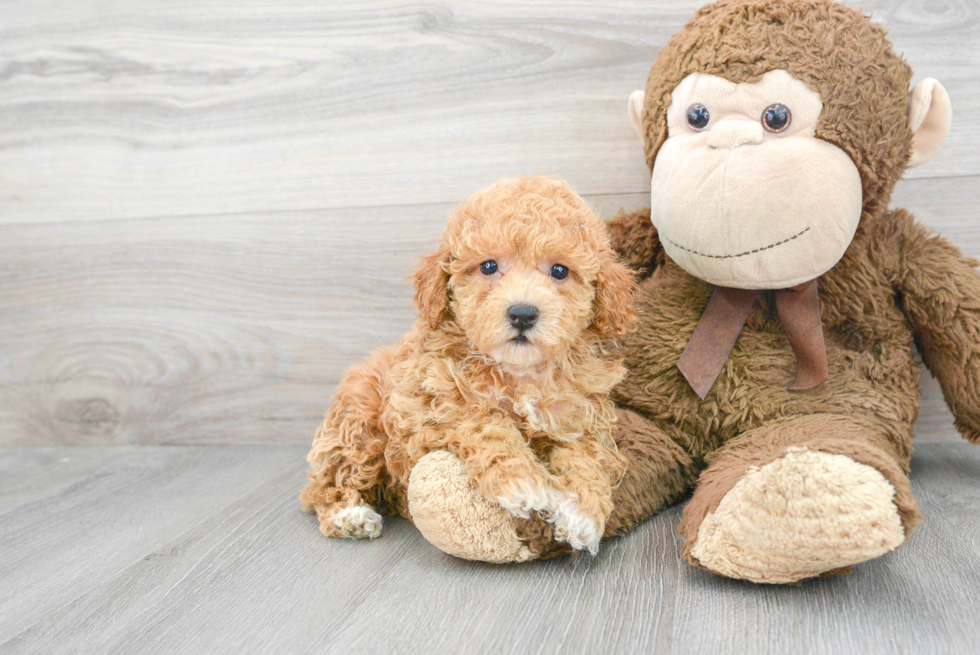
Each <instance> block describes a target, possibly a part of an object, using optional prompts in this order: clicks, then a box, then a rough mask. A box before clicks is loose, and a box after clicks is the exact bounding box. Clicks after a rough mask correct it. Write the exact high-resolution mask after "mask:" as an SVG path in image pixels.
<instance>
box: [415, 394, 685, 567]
mask: <svg viewBox="0 0 980 655" xmlns="http://www.w3.org/2000/svg"><path fill="white" fill-rule="evenodd" d="M616 411H617V413H618V415H619V422H618V423H617V424H616V435H615V436H616V442H617V444H618V446H619V452H620V453H621V454H622V455H623V456H625V457H626V459H627V461H628V463H627V468H626V474H625V476H624V477H623V479H622V481H621V482H620V483H619V484H618V485H617V486H616V487H615V488H614V490H613V504H614V505H613V511H612V514H611V515H610V516H609V518H608V520H607V522H606V529H605V532H604V536H605V537H610V536H615V535H621V534H623V533H625V532H626V531H627V530H629V529H630V528H631V527H633V526H634V525H636V524H637V523H639V522H640V521H642V520H643V519H645V518H646V517H647V516H650V515H651V514H654V513H655V512H658V511H660V510H662V509H663V508H664V507H666V506H667V505H669V504H670V503H672V502H674V501H675V500H676V499H677V498H678V497H679V496H680V495H681V494H683V493H684V491H686V490H687V489H688V488H689V487H690V485H691V484H692V483H693V481H694V478H695V477H696V476H697V468H696V466H695V464H694V462H693V461H692V459H691V457H690V455H688V454H687V452H686V451H685V450H684V449H683V448H681V446H679V445H678V444H677V443H676V442H675V441H674V440H673V439H671V437H670V436H669V435H668V434H667V432H666V431H664V430H663V429H661V428H660V427H658V426H657V425H656V424H654V423H651V422H650V421H648V420H646V419H645V418H643V417H642V416H640V415H639V414H637V413H635V412H632V411H629V410H624V409H617V410H616ZM408 502H409V510H410V512H411V514H412V521H413V522H414V523H415V525H416V526H417V527H418V529H419V531H420V532H421V533H422V535H423V536H424V537H425V538H426V539H428V540H429V541H430V542H431V543H432V544H433V545H435V546H436V547H437V548H439V549H440V550H442V551H444V552H447V553H449V554H451V555H455V556H457V557H462V558H465V559H473V560H480V561H485V562H524V561H528V560H533V559H547V558H550V557H555V556H557V555H563V554H565V553H568V552H570V551H571V550H572V549H571V547H570V546H569V545H568V544H567V543H564V542H560V541H557V540H556V539H555V526H554V525H553V524H551V523H549V522H548V521H546V520H545V519H544V518H542V517H541V516H539V515H536V514H532V515H531V517H530V518H526V519H522V518H516V517H514V516H513V515H512V514H511V513H510V512H507V511H505V510H503V509H502V508H501V507H500V505H499V504H497V503H495V502H492V501H489V500H487V499H486V498H484V497H483V496H482V495H481V494H480V492H479V490H478V489H477V487H476V483H475V482H474V481H473V480H472V479H471V478H470V476H469V475H468V474H467V473H466V470H465V468H464V466H463V463H462V461H461V460H459V459H458V458H457V457H455V456H454V455H452V454H451V453H448V452H445V451H436V452H432V453H429V454H428V455H426V456H425V457H423V458H422V459H421V460H419V462H418V463H417V464H416V465H415V468H414V469H412V476H411V481H410V482H409V486H408Z"/></svg>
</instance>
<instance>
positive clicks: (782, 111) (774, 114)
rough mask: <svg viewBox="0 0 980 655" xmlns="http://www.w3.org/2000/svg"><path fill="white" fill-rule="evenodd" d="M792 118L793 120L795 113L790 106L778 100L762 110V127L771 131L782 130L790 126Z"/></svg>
mask: <svg viewBox="0 0 980 655" xmlns="http://www.w3.org/2000/svg"><path fill="white" fill-rule="evenodd" d="M791 120H793V114H792V112H790V110H789V107H787V106H786V105H781V104H779V103H778V102H777V103H774V104H771V105H769V106H768V107H766V109H765V111H763V112H762V127H764V128H766V129H767V130H769V131H770V132H782V131H783V130H785V129H786V128H787V127H789V123H790V121H791Z"/></svg>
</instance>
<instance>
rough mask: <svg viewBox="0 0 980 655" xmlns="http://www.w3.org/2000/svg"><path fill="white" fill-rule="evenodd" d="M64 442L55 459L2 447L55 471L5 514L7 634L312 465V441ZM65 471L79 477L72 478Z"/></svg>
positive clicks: (0, 590) (1, 569) (1, 604)
mask: <svg viewBox="0 0 980 655" xmlns="http://www.w3.org/2000/svg"><path fill="white" fill-rule="evenodd" d="M60 451H61V452H60V453H58V456H57V458H56V459H55V460H54V462H51V461H48V456H49V455H50V453H51V451H46V452H45V453H44V454H43V455H42V456H41V457H38V458H36V459H34V460H33V461H25V458H24V457H23V456H22V455H21V453H20V452H19V451H17V450H14V451H0V459H6V458H7V457H8V456H10V457H11V458H12V459H13V460H14V461H16V462H18V465H19V466H20V467H24V468H34V469H35V470H36V471H37V473H38V474H42V475H44V476H45V477H46V478H47V480H48V482H47V484H45V485H38V484H37V483H36V482H34V481H33V480H32V481H30V482H29V483H28V484H27V485H26V486H29V487H30V488H31V493H32V495H33V498H32V500H31V501H30V502H21V503H20V505H19V506H18V507H16V508H14V509H13V510H12V511H7V512H5V513H3V514H2V515H0V552H2V553H3V557H2V558H0V580H2V584H0V616H2V617H3V620H2V622H0V643H2V642H3V641H5V640H7V639H9V638H10V637H12V636H14V635H16V634H17V633H19V632H20V631H22V630H24V629H25V628H27V627H28V626H29V625H30V624H31V623H33V622H36V621H37V620H39V619H40V618H41V617H43V616H44V615H45V614H47V612H49V611H52V610H54V609H55V608H56V607H58V606H60V605H62V604H64V603H65V602H68V601H70V600H71V599H73V598H75V597H76V596H78V595H80V594H83V593H85V592H87V591H88V590H90V589H92V588H93V587H96V586H97V585H99V584H101V583H103V582H104V581H105V580H108V579H111V578H112V577H113V576H115V575H116V574H117V573H118V572H119V571H121V570H124V569H125V568H126V567H128V566H130V565H132V564H133V563H134V562H139V561H142V558H144V557H147V556H149V555H151V554H152V553H153V552H154V551H155V550H156V549H159V548H160V547H161V546H162V545H164V544H167V543H169V542H171V541H172V540H173V538H174V535H175V534H180V533H182V532H185V531H187V530H188V529H189V528H191V527H193V526H194V525H196V524H197V523H198V522H199V521H204V520H214V519H213V518H212V517H219V518H220V516H221V513H222V512H223V510H224V508H225V507H226V506H227V505H229V504H230V503H232V502H233V501H235V500H237V499H239V498H241V497H242V496H244V495H246V494H247V493H249V492H250V491H251V490H252V489H253V488H254V487H255V486H257V485H260V484H262V483H263V482H265V481H266V480H268V479H270V478H273V477H276V476H278V475H281V474H282V471H283V470H284V468H285V470H287V471H289V472H291V473H294V474H295V472H296V471H298V470H302V467H301V464H302V463H303V454H304V449H303V448H302V447H279V448H276V449H269V448H265V447H254V448H251V449H245V448H226V447H200V448H188V447H184V448H167V447H150V446H147V447H138V448H137V447H132V446H127V447H121V448H120V447H115V448H113V447H103V448H99V449H98V450H95V451H89V452H84V453H82V454H81V455H80V456H77V455H76V451H77V449H72V448H63V449H60ZM11 452H12V455H8V453H11ZM92 452H95V453H97V454H99V455H102V457H101V458H93V457H92ZM63 471H64V472H65V475H67V477H68V478H69V479H70V480H72V481H71V483H70V484H69V485H67V486H65V484H64V483H63V482H62V476H63V473H62V472H63ZM79 472H82V474H81V475H80V474H79ZM5 484H6V483H5ZM296 491H297V493H298V489H297V490H296ZM23 493H24V492H23V491H22V492H21V495H23Z"/></svg>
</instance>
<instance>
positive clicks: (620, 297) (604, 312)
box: [592, 249, 636, 336]
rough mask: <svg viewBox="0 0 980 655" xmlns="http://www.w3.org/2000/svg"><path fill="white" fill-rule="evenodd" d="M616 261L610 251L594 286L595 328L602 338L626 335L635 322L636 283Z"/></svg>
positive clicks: (593, 323) (631, 275)
mask: <svg viewBox="0 0 980 655" xmlns="http://www.w3.org/2000/svg"><path fill="white" fill-rule="evenodd" d="M615 259H616V255H615V254H614V253H613V252H612V250H611V249H610V251H609V253H608V255H607V260H606V261H604V262H603V264H602V268H600V269H599V276H598V279H597V280H596V285H595V309H594V310H593V314H592V325H593V327H595V329H596V331H597V332H598V333H599V334H600V335H602V336H613V335H616V334H623V333H625V332H626V331H627V330H629V328H630V326H632V324H633V322H634V321H635V320H636V316H635V314H634V312H633V292H634V291H635V290H636V279H635V278H634V277H633V272H632V271H631V270H630V269H628V268H626V267H625V266H623V265H622V264H620V263H619V262H617V261H616V260H615Z"/></svg>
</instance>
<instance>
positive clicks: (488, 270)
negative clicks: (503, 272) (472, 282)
mask: <svg viewBox="0 0 980 655" xmlns="http://www.w3.org/2000/svg"><path fill="white" fill-rule="evenodd" d="M480 272H481V273H483V274H484V275H493V274H494V273H496V272H497V262H495V261H493V260H492V259H488V260H487V261H485V262H483V263H482V264H480Z"/></svg>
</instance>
